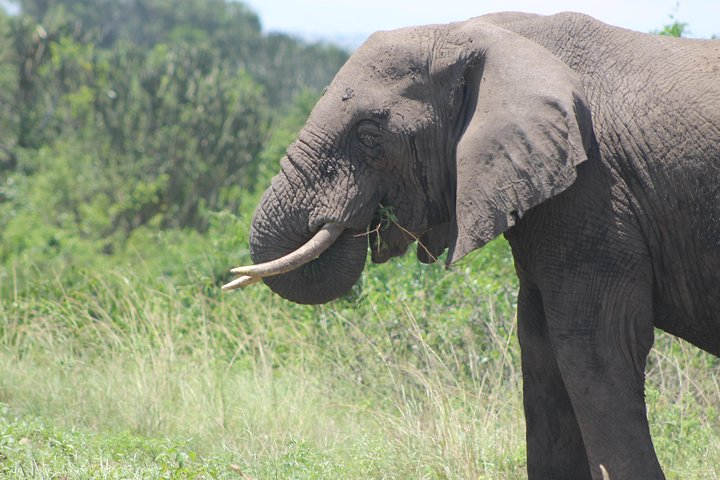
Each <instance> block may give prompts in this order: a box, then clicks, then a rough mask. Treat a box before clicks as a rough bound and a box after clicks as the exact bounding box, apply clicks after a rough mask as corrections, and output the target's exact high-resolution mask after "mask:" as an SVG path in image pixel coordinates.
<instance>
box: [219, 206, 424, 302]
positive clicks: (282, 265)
mask: <svg viewBox="0 0 720 480" xmlns="http://www.w3.org/2000/svg"><path fill="white" fill-rule="evenodd" d="M382 211H383V209H382V207H380V208H378V210H377V212H376V213H375V216H374V218H373V220H371V222H370V223H369V225H370V226H369V227H368V228H367V229H366V231H364V232H362V231H360V232H359V231H357V230H356V229H355V228H351V227H348V226H347V225H346V224H341V223H326V224H324V225H323V226H322V227H321V228H320V229H319V230H318V231H317V232H316V233H315V234H314V235H313V236H312V238H310V240H308V241H306V242H305V243H304V244H302V245H301V246H300V247H299V248H298V247H297V243H294V242H293V241H292V240H289V241H288V242H285V243H284V244H282V245H276V246H275V248H273V249H265V248H259V247H258V245H259V243H258V242H255V244H254V245H255V249H253V242H252V241H251V254H252V257H253V261H255V262H257V263H256V264H255V265H249V266H243V267H238V268H234V269H232V270H231V272H232V273H233V274H235V275H236V276H237V278H235V279H234V280H232V281H231V282H229V283H227V284H225V285H223V286H222V289H223V290H234V289H238V288H242V287H246V286H248V285H251V284H254V283H257V282H259V281H261V280H262V281H264V282H265V283H266V284H267V285H268V286H269V287H270V288H271V289H272V290H273V291H275V292H276V293H278V294H279V295H280V296H282V297H284V298H286V299H288V300H291V301H294V302H296V303H312V304H317V303H326V302H328V301H331V300H334V299H336V298H338V297H339V296H341V295H342V294H343V293H344V292H346V291H347V290H349V289H351V288H352V286H353V285H354V284H355V282H356V281H357V279H358V278H359V277H360V274H361V272H362V270H363V268H364V265H365V258H366V255H367V247H368V244H369V246H370V251H371V257H372V261H373V262H374V263H385V262H387V261H388V260H390V259H391V258H393V257H397V256H400V255H403V254H404V253H405V252H406V251H407V248H408V246H409V245H410V244H412V243H413V242H415V241H418V258H419V259H420V260H421V261H423V262H424V263H431V262H433V261H435V257H434V256H433V255H434V252H435V251H436V248H432V249H431V250H428V249H427V248H426V247H425V245H424V244H423V241H426V238H427V236H428V235H427V232H426V233H425V234H423V235H422V236H421V237H420V236H418V235H416V234H414V233H412V232H411V231H410V230H408V229H406V228H404V227H403V226H401V225H400V224H399V223H398V222H397V220H396V219H394V218H390V217H388V216H387V215H383V214H382ZM426 243H427V242H426ZM421 252H423V253H422V254H421Z"/></svg>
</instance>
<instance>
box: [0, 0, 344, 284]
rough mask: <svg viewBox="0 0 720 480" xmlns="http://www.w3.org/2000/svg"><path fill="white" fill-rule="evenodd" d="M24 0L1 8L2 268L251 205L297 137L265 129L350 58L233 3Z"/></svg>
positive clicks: (107, 246) (204, 224)
mask: <svg viewBox="0 0 720 480" xmlns="http://www.w3.org/2000/svg"><path fill="white" fill-rule="evenodd" d="M18 3H19V6H20V8H21V12H22V14H21V15H18V16H12V17H11V16H8V15H6V14H2V13H0V263H2V264H4V265H6V266H8V267H10V266H13V265H16V264H18V263H25V264H26V263H28V262H33V263H43V264H47V262H50V263H51V264H52V265H50V267H54V268H58V269H64V268H65V267H66V266H67V265H68V264H69V263H72V264H73V265H75V266H76V267H77V266H83V265H88V264H94V263H97V262H102V261H103V255H105V256H107V255H108V254H111V253H117V252H120V251H122V250H123V249H124V248H125V247H126V246H127V245H128V239H129V238H130V237H132V236H133V234H135V233H136V232H138V231H139V229H142V228H146V229H147V230H150V231H162V230H167V229H168V228H173V229H178V228H180V229H192V230H195V231H199V232H204V231H206V230H207V229H208V228H209V226H210V219H211V216H212V214H213V212H218V211H228V212H234V213H237V212H239V211H240V210H241V209H242V208H245V209H248V210H250V209H252V204H253V203H254V202H247V205H245V204H243V199H244V198H252V196H253V195H254V194H255V193H256V192H255V190H256V189H258V188H260V189H261V188H263V187H264V185H265V184H266V183H267V178H266V176H267V175H268V172H270V171H272V170H275V168H276V167H275V166H276V165H277V160H278V158H279V153H281V152H282V150H279V148H278V146H277V145H276V144H273V139H274V138H277V139H278V141H282V142H283V143H284V144H285V145H287V143H288V142H289V140H288V138H287V136H284V137H282V138H279V137H277V134H275V136H273V135H272V134H271V128H270V127H271V126H272V125H273V124H276V123H278V122H280V123H284V124H286V123H287V120H284V118H285V117H286V116H287V115H288V113H289V112H292V111H293V108H295V109H297V108H304V109H307V108H309V105H311V104H312V101H311V100H310V101H309V100H308V98H311V99H312V98H315V96H316V95H317V93H311V92H319V90H320V89H321V88H322V87H323V86H324V85H326V84H327V83H328V82H329V81H330V79H331V78H332V75H333V74H334V72H335V71H336V70H337V69H338V68H339V66H340V65H341V64H342V63H343V61H344V60H345V59H346V57H347V54H346V52H344V51H342V50H340V49H338V48H335V47H331V46H326V45H319V44H313V45H310V44H306V43H303V42H300V41H298V40H295V39H293V38H290V37H287V36H284V35H278V34H272V35H267V34H263V33H262V31H261V28H260V21H259V19H258V18H257V16H256V15H255V14H254V13H252V12H251V11H249V10H248V9H247V7H245V5H243V4H242V3H239V2H230V1H224V0H210V1H206V0H188V1H182V2H177V1H170V0H146V1H135V0H132V1H130V0H125V1H118V0H96V1H93V2H77V1H73V0H57V1H52V2H48V1H42V0H23V1H20V2H18ZM295 103H297V104H298V105H299V107H293V105H294V104H295ZM306 114H307V111H306V110H305V111H303V112H302V113H301V115H295V117H293V118H294V119H296V120H297V119H299V118H302V117H304V116H305V115H306ZM297 121H298V122H300V121H301V120H297ZM289 128H291V129H293V130H294V129H296V128H298V125H297V124H296V125H292V126H291V127H289ZM282 148H284V146H283V147H282ZM268 151H272V152H273V154H274V155H273V156H272V157H271V156H270V155H269V154H267V153H266V152H268ZM264 162H267V163H269V164H271V167H268V166H266V165H264ZM58 257H60V260H58ZM5 275H7V270H5Z"/></svg>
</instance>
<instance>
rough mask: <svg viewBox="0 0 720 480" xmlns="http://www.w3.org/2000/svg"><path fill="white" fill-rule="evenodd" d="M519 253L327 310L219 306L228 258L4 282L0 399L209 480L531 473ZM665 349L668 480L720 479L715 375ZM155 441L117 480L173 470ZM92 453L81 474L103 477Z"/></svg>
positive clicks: (658, 370)
mask: <svg viewBox="0 0 720 480" xmlns="http://www.w3.org/2000/svg"><path fill="white" fill-rule="evenodd" d="M505 248H506V247H505V246H504V245H503V244H502V243H496V244H494V245H491V246H490V249H489V250H488V251H487V252H486V253H484V254H480V255H477V256H476V257H475V258H474V259H472V260H471V261H468V262H467V263H466V264H464V265H461V266H459V267H458V268H456V269H454V270H453V271H451V272H443V271H442V270H441V269H440V268H431V269H427V268H424V267H421V266H419V265H417V264H416V262H415V261H414V259H412V258H406V259H401V260H399V261H398V262H396V263H394V264H389V265H382V266H373V267H372V268H370V269H369V271H368V273H367V274H365V276H364V277H363V280H362V282H361V286H360V287H358V288H357V289H356V290H355V291H354V292H353V294H351V295H350V296H348V297H347V298H345V299H344V300H342V301H339V302H335V303H333V304H330V305H328V306H321V307H306V306H298V305H291V304H288V303H286V302H284V301H282V300H280V299H279V298H277V297H276V296H274V295H272V294H271V293H269V292H268V291H267V289H265V288H256V289H252V290H247V291H243V292H241V293H239V294H235V295H227V294H220V292H219V291H218V290H217V285H218V284H219V283H221V282H222V280H223V279H222V278H215V277H216V276H217V274H216V273H214V272H218V271H222V270H224V265H225V263H226V260H227V259H220V260H219V262H220V263H221V264H222V267H220V266H218V265H216V264H215V260H213V261H210V260H207V259H206V260H207V261H205V260H204V261H199V260H198V259H197V258H195V259H192V261H188V262H187V263H186V264H187V265H194V266H195V267H193V268H187V269H186V271H185V272H184V274H185V278H183V276H182V275H178V274H177V272H175V273H173V274H172V276H170V277H168V276H166V275H157V273H156V272H157V269H156V268H154V267H152V268H151V267H147V266H146V267H147V268H146V267H143V265H142V262H140V261H138V262H136V263H135V264H132V265H130V266H124V267H123V266H116V267H114V268H109V269H106V270H104V272H105V273H103V274H99V273H82V272H75V274H74V276H73V277H72V278H73V280H72V281H68V280H67V279H68V278H69V277H68V276H58V277H53V275H49V277H48V279H46V280H40V281H38V282H37V284H36V285H34V286H32V287H28V286H27V285H25V286H22V285H21V286H20V287H17V286H16V285H4V286H3V291H4V292H5V295H4V297H5V298H3V302H2V303H1V304H0V322H1V323H0V325H1V329H0V372H2V375H0V403H2V404H5V405H6V410H7V412H6V415H5V416H6V417H8V416H19V418H25V417H26V416H28V415H29V416H30V418H36V419H43V421H45V422H50V423H51V424H52V425H54V426H55V427H56V428H58V429H60V430H61V431H63V432H89V433H88V434H91V435H94V434H97V435H101V434H108V435H116V436H118V435H119V437H113V438H124V437H123V435H124V434H125V433H128V434H130V435H137V436H139V437H140V438H147V439H155V440H149V441H150V443H153V442H154V444H156V445H164V444H165V443H164V442H168V441H169V442H171V444H172V445H174V444H175V443H173V442H179V444H181V445H182V448H184V449H186V450H187V451H191V452H193V455H195V454H196V455H199V456H200V457H202V458H206V459H214V460H212V462H215V463H212V462H210V463H212V464H213V465H215V466H214V467H213V469H211V471H210V470H208V472H210V473H208V472H204V473H203V475H206V476H207V475H210V476H214V477H217V478H224V477H223V475H227V478H237V476H238V474H237V472H236V471H235V470H234V469H237V471H242V472H244V475H247V476H249V477H252V478H258V479H259V478H307V479H315V478H379V479H381V478H412V479H418V478H419V479H470V478H488V479H489V478H493V479H495V478H507V479H512V478H525V450H524V448H525V447H524V423H523V418H522V403H521V376H520V372H519V351H518V346H517V341H516V338H515V330H514V329H515V322H514V308H515V305H514V294H513V292H514V289H515V285H514V282H513V281H512V280H508V279H511V278H512V277H511V276H510V275H511V274H510V270H511V265H510V262H509V257H508V256H507V252H506V251H504V249H505ZM493 249H494V250H493ZM200 250H202V249H200ZM146 253H147V252H146ZM483 255H485V256H483ZM203 258H204V257H203ZM148 261H149V260H148ZM228 264H229V263H228ZM198 265H204V266H198ZM31 270H33V271H34V272H35V273H36V274H37V275H36V277H37V278H42V275H40V273H41V269H39V268H35V269H31ZM42 273H46V272H42ZM181 273H182V271H181ZM31 274H32V272H27V271H26V272H24V273H22V274H21V275H19V276H20V277H23V278H29V277H32V275H31ZM9 278H12V275H8V276H6V277H5V281H6V282H8V281H11V280H8V279H9ZM181 278H182V280H180V279H181ZM659 344H660V346H659V348H658V349H657V350H655V351H654V353H653V356H652V358H651V361H650V367H649V373H648V402H649V413H650V417H651V419H652V421H653V433H654V435H655V442H656V445H657V446H658V450H659V451H660V453H661V456H662V462H663V464H664V466H665V467H666V470H667V471H668V473H669V475H670V477H671V478H718V477H720V466H719V465H718V463H719V462H717V460H716V459H717V458H720V428H718V427H719V426H720V424H719V423H718V411H719V407H720V390H719V389H718V371H719V367H718V362H717V361H716V360H715V359H712V358H711V357H709V356H706V355H703V354H700V353H698V352H697V350H696V349H694V348H691V347H687V346H686V345H685V344H683V343H681V342H679V341H677V340H673V339H671V338H670V337H666V336H662V337H661V338H660V339H659ZM0 427H1V425H0ZM28 429H29V430H32V428H31V427H28ZM28 429H26V431H25V432H26V433H23V435H29V436H31V437H32V433H27V431H28ZM36 436H37V437H38V439H37V442H42V435H40V434H36ZM2 438H3V437H2V429H1V428H0V458H2V455H5V456H6V457H8V456H10V457H12V456H13V455H16V457H15V460H16V463H15V464H14V465H16V466H15V467H12V468H14V469H15V470H7V472H10V473H15V474H17V473H18V472H20V471H27V468H28V467H27V464H24V463H23V462H31V460H27V459H26V457H22V456H20V457H18V456H17V455H19V454H17V451H16V450H12V451H10V450H8V451H7V452H5V453H3V450H2V448H3V440H2ZM31 440H32V439H31ZM32 441H34V442H35V441H36V440H32ZM115 448H116V450H117V448H118V447H115ZM148 448H150V447H148ZM153 448H156V450H153ZM153 448H150V450H153V452H154V453H153V454H152V455H150V456H149V457H148V458H146V459H145V460H144V462H145V466H143V467H142V468H146V469H147V470H138V469H139V468H140V467H138V466H137V465H135V466H134V467H133V468H132V469H128V470H126V471H123V473H122V474H117V477H112V476H111V475H109V474H108V473H107V472H108V471H110V470H107V471H106V470H102V472H103V475H105V476H108V477H109V478H124V477H127V476H128V474H127V472H128V471H134V472H140V471H143V472H145V474H141V473H135V474H133V475H139V476H138V477H137V478H142V477H143V476H145V477H148V476H149V477H152V476H156V477H161V476H162V477H171V476H170V475H166V474H165V473H167V470H163V469H162V468H161V466H162V465H163V462H164V461H165V460H163V459H165V458H166V457H165V456H163V455H161V454H159V453H158V452H159V451H161V450H162V448H161V447H160V446H158V447H153ZM110 450H111V451H114V450H112V449H110ZM181 450H182V449H181ZM173 451H174V450H173ZM182 451H185V450H182ZM12 452H16V453H12ZM33 455H35V456H33ZM38 455H40V453H38V452H35V453H33V454H31V455H30V457H29V458H31V459H32V462H35V463H37V464H41V463H42V462H38V461H37V458H38V457H37V456H38ZM133 455H135V454H133ZM176 456H177V455H176ZM80 457H82V456H81V455H78V454H77V453H76V454H75V455H74V456H72V457H69V458H70V460H66V462H68V463H69V464H70V465H74V466H75V467H76V470H68V471H71V472H75V473H77V474H78V475H80V474H81V473H82V472H84V473H82V474H83V475H85V474H87V472H88V471H91V470H92V469H93V468H94V469H96V470H94V471H98V470H97V469H98V468H100V467H98V462H97V461H87V462H86V463H87V464H88V465H90V466H87V467H85V465H86V463H84V462H83V460H82V458H80ZM111 458H113V459H114V460H112V461H109V462H107V469H112V468H115V467H113V465H116V464H117V463H119V461H118V460H117V457H112V456H111ZM173 458H175V457H173ZM183 458H184V457H183ZM173 461H174V462H175V463H178V462H179V463H178V465H179V464H182V461H179V460H177V459H175V460H173ZM188 461H189V460H188ZM50 463H52V461H50ZM99 463H100V464H101V465H105V464H104V463H103V461H102V460H100V461H99ZM0 464H2V461H0ZM17 465H20V466H21V467H22V465H25V467H22V468H21V469H20V470H18V468H20V467H17ZM8 468H10V467H8ZM63 468H66V470H67V469H68V468H69V467H68V466H67V465H66V466H65V467H63ZM176 468H179V467H177V465H176ZM2 471H3V470H2V469H1V468H0V472H2ZM48 472H49V473H48V475H47V478H51V476H52V471H48ZM163 472H165V473H163ZM213 472H214V473H213ZM73 475H74V474H73ZM43 478H44V477H43ZM175 478H190V477H189V476H188V475H186V476H185V477H183V476H180V477H177V476H176V477H175ZM192 478H194V477H192Z"/></svg>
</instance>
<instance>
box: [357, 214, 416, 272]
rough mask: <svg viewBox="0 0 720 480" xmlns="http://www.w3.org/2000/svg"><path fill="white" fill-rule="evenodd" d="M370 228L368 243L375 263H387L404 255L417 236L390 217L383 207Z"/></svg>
mask: <svg viewBox="0 0 720 480" xmlns="http://www.w3.org/2000/svg"><path fill="white" fill-rule="evenodd" d="M370 225H371V227H370V228H369V229H368V231H369V235H368V243H369V245H370V253H371V258H372V261H373V263H385V262H387V261H388V260H390V259H391V258H393V257H399V256H401V255H404V254H405V252H406V251H407V249H408V246H409V245H410V244H411V243H412V242H414V241H415V240H416V239H417V236H416V235H414V234H413V233H411V232H410V231H409V230H407V229H405V228H403V227H402V226H400V224H399V223H398V222H397V221H395V220H394V219H392V218H389V217H388V216H387V214H386V213H384V209H383V208H382V207H380V208H378V210H377V212H376V213H375V216H374V217H373V220H372V222H371V223H370Z"/></svg>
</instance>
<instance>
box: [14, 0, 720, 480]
mask: <svg viewBox="0 0 720 480" xmlns="http://www.w3.org/2000/svg"><path fill="white" fill-rule="evenodd" d="M13 3H15V4H17V5H18V6H19V7H20V9H21V11H22V14H20V15H15V16H11V15H8V14H5V13H4V12H3V11H2V9H0V478H11V479H54V480H66V479H68V480H69V479H85V478H88V479H95V478H102V479H106V478H107V479H113V478H117V479H132V478H136V479H146V478H150V479H155V478H162V479H185V478H188V479H196V478H197V479H199V478H206V479H209V478H227V479H241V480H242V479H245V480H247V479H257V480H260V479H303V480H305V479H307V480H313V479H458V480H460V479H482V478H485V479H515V478H518V479H521V478H525V476H526V474H525V446H524V423H523V415H522V400H521V387H522V385H521V376H520V371H519V351H518V344H517V339H516V335H515V328H516V327H515V321H514V316H515V299H516V296H515V295H516V294H515V291H516V280H515V277H514V274H513V268H512V262H511V259H510V255H509V252H508V248H507V245H506V244H505V243H504V241H503V240H497V241H495V242H493V243H492V244H491V245H489V246H487V247H485V248H484V249H482V250H481V251H479V252H476V253H474V254H473V255H472V256H471V258H470V259H469V260H464V261H463V262H461V264H460V265H457V266H455V267H453V268H452V269H451V270H449V271H445V270H444V269H443V268H442V267H441V266H437V265H435V266H424V265H420V264H419V263H418V262H417V261H416V260H415V259H414V258H413V257H414V256H413V255H408V256H406V257H404V258H402V259H397V260H395V261H393V262H390V263H388V264H385V265H371V266H369V267H368V268H367V269H366V272H365V273H364V274H363V277H362V280H361V282H360V284H359V285H358V286H357V287H356V288H355V289H354V290H353V291H352V292H351V294H349V295H347V296H346V297H345V298H343V299H341V300H339V301H337V302H334V303H331V304H329V305H325V306H318V307H308V306H298V305H293V304H290V303H287V302H284V301H282V300H281V299H280V298H278V297H277V296H275V295H273V294H271V293H270V291H269V290H268V289H267V288H264V287H261V286H256V287H255V288H252V289H248V290H244V291H242V292H238V293H232V294H223V293H221V291H220V289H219V287H220V285H222V283H224V282H225V281H227V280H228V279H229V277H228V268H229V267H231V266H236V265H240V264H246V263H248V261H249V258H248V254H247V226H248V225H249V223H250V216H251V215H252V210H253V208H254V205H255V204H256V203H257V198H258V196H259V195H260V193H261V192H262V189H263V188H265V186H266V185H267V184H268V181H269V178H270V176H271V175H272V173H273V172H274V171H276V170H277V162H278V159H279V158H280V157H281V156H282V154H283V151H284V149H285V147H286V146H287V145H288V144H289V143H290V142H291V141H292V140H293V138H294V136H295V133H296V132H297V130H298V128H299V127H300V126H301V125H302V123H303V122H304V119H305V118H306V117H307V114H308V112H309V110H310V108H311V107H312V105H313V104H314V102H315V100H316V99H317V97H318V95H319V92H320V91H321V89H322V87H323V86H324V85H326V84H327V82H328V81H329V79H330V78H331V77H332V74H333V73H334V72H335V71H336V70H337V68H338V67H339V66H340V65H341V64H342V63H343V62H344V61H345V59H346V58H347V52H344V51H342V50H340V49H338V48H335V47H332V46H328V45H318V44H305V43H303V42H299V41H297V40H296V39H293V38H290V37H287V36H285V35H282V34H264V33H263V32H262V29H261V26H260V21H259V19H258V18H257V16H256V15H255V14H253V13H252V12H251V11H249V10H248V9H247V7H246V6H244V5H243V4H242V3H240V2H234V1H233V2H230V1H225V0H183V1H182V2H175V1H166V0H144V1H143V2H128V1H125V2H120V1H118V0H93V1H91V2H77V1H76V0H54V1H53V2H47V1H44V0H17V1H16V2H13ZM150 13H151V14H150ZM117 18H122V19H123V21H122V22H116V21H115V20H114V19H117ZM683 28H684V24H681V23H678V22H674V23H673V24H672V25H669V26H667V27H665V29H664V30H663V31H661V32H659V33H663V34H671V35H681V34H682V32H683ZM719 384H720V360H719V359H717V358H714V357H711V356H709V355H705V354H703V353H701V352H699V351H698V350H697V349H695V348H693V347H691V346H688V345H687V344H685V343H682V342H681V341H679V340H676V339H673V338H671V337H669V336H665V335H662V334H659V335H658V340H657V344H656V348H655V349H654V350H653V353H652V355H651V358H650V362H649V365H648V384H647V402H648V410H649V412H648V413H649V416H650V419H651V425H652V430H653V435H654V439H655V444H656V446H657V449H658V452H659V455H660V457H661V462H662V464H663V466H664V467H665V470H666V472H667V474H668V476H669V477H670V478H674V479H712V480H715V479H717V478H720V460H719V459H720V419H719V413H720V386H719Z"/></svg>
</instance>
